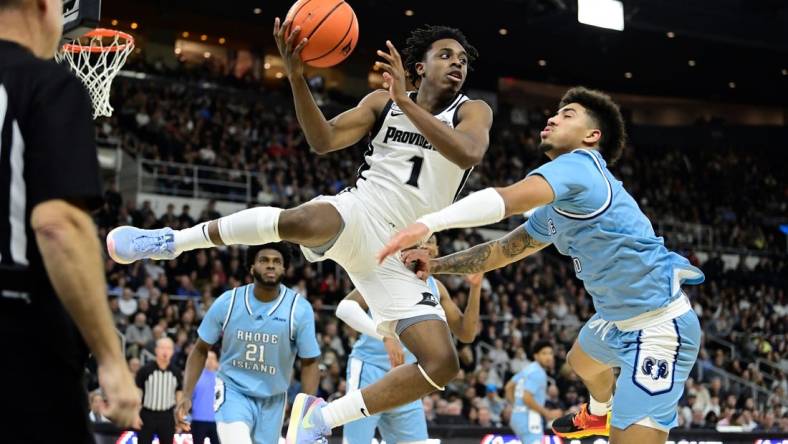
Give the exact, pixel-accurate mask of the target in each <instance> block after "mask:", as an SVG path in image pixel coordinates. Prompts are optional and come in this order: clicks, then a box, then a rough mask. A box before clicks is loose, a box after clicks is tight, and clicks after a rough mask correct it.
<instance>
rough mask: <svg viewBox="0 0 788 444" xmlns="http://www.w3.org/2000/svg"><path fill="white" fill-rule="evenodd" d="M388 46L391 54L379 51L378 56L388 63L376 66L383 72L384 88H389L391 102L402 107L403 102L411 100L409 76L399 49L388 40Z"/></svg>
mask: <svg viewBox="0 0 788 444" xmlns="http://www.w3.org/2000/svg"><path fill="white" fill-rule="evenodd" d="M386 46H387V47H388V50H389V52H385V51H381V50H378V55H379V56H380V57H382V58H383V59H384V60H386V61H385V62H375V65H376V66H378V67H379V68H381V69H382V70H383V81H384V85H383V86H385V87H387V88H388V90H389V95H390V96H391V100H393V101H394V103H396V104H397V105H400V104H402V101H403V100H410V99H409V98H408V93H407V83H406V82H407V75H406V74H405V67H404V66H403V64H402V57H400V55H399V51H397V48H395V47H394V45H393V44H392V43H391V41H390V40H386Z"/></svg>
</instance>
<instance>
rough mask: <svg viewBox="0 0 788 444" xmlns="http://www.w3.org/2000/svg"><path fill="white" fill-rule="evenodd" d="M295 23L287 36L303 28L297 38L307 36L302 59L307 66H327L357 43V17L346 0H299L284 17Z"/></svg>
mask: <svg viewBox="0 0 788 444" xmlns="http://www.w3.org/2000/svg"><path fill="white" fill-rule="evenodd" d="M289 19H292V20H293V22H292V24H291V25H290V27H289V28H288V29H286V30H285V34H286V36H289V35H290V30H291V29H293V28H295V27H296V26H300V27H301V33H300V34H299V36H298V39H299V40H301V39H303V38H304V37H306V38H308V39H309V41H308V42H307V44H306V46H305V47H304V50H303V51H302V52H301V60H303V61H304V62H305V63H306V64H307V65H310V66H314V67H317V68H327V67H329V66H334V65H336V64H337V63H339V62H341V61H342V60H345V58H347V56H349V55H350V53H351V52H353V48H355V47H356V43H357V42H358V20H357V19H356V13H355V12H353V8H351V7H350V5H349V4H347V3H346V2H345V1H344V0H298V1H297V2H295V4H294V5H293V6H292V7H291V8H290V11H288V12H287V17H286V19H285V20H289Z"/></svg>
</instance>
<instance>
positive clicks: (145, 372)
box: [134, 365, 150, 394]
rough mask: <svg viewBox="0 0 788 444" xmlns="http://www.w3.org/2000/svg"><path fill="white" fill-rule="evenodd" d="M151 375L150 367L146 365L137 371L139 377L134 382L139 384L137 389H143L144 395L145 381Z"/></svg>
mask: <svg viewBox="0 0 788 444" xmlns="http://www.w3.org/2000/svg"><path fill="white" fill-rule="evenodd" d="M149 373H150V366H149V365H145V366H143V367H141V368H140V369H139V370H137V377H136V378H134V382H136V383H137V387H139V388H141V389H142V392H143V394H144V393H145V380H146V379H148V374H149Z"/></svg>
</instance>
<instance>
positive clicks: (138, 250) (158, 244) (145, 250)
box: [107, 226, 178, 264]
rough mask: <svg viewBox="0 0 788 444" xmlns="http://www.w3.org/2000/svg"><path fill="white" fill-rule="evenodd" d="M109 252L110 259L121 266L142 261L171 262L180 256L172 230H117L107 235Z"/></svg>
mask: <svg viewBox="0 0 788 444" xmlns="http://www.w3.org/2000/svg"><path fill="white" fill-rule="evenodd" d="M107 252H109V257H111V258H112V260H114V261H115V262H117V263H119V264H130V263H132V262H134V261H138V260H140V259H156V260H159V259H166V260H169V259H175V257H177V256H178V254H177V253H176V252H175V234H174V232H173V230H172V228H161V229H159V230H143V229H141V228H135V227H130V226H123V227H118V228H115V229H114V230H112V231H110V232H109V234H107Z"/></svg>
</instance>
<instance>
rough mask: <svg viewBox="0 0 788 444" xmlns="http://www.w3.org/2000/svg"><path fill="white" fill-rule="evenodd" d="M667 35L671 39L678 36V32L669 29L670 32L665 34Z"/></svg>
mask: <svg viewBox="0 0 788 444" xmlns="http://www.w3.org/2000/svg"><path fill="white" fill-rule="evenodd" d="M665 35H666V36H667V37H668V38H669V39H672V38H674V37H676V33H675V32H673V31H668V33H667V34H665Z"/></svg>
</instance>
